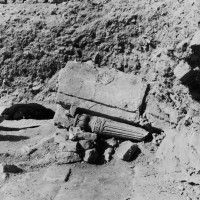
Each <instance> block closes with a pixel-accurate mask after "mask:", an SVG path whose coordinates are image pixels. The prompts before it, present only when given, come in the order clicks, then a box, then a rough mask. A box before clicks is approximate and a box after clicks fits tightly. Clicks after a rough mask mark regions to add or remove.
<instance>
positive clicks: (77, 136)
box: [69, 127, 97, 141]
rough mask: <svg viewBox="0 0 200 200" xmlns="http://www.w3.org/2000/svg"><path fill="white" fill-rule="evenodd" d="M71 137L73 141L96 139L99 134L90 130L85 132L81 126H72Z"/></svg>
mask: <svg viewBox="0 0 200 200" xmlns="http://www.w3.org/2000/svg"><path fill="white" fill-rule="evenodd" d="M69 139H70V140H73V141H79V140H94V141H95V140H96V139H97V134H95V133H90V132H83V131H81V129H80V128H79V127H70V129H69Z"/></svg>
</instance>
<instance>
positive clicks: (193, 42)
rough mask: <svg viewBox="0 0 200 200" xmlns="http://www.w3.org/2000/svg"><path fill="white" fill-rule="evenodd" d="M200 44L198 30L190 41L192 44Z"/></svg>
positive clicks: (199, 32) (199, 31)
mask: <svg viewBox="0 0 200 200" xmlns="http://www.w3.org/2000/svg"><path fill="white" fill-rule="evenodd" d="M199 45H200V30H197V31H196V32H195V34H194V36H193V38H192V40H191V42H190V46H191V47H193V46H199Z"/></svg>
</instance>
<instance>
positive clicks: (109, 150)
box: [103, 147, 114, 162]
mask: <svg viewBox="0 0 200 200" xmlns="http://www.w3.org/2000/svg"><path fill="white" fill-rule="evenodd" d="M113 152H114V150H113V148H112V147H108V148H107V149H105V151H104V154H103V155H104V160H105V162H109V161H110V160H111V158H112V154H113Z"/></svg>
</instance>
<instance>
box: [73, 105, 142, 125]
mask: <svg viewBox="0 0 200 200" xmlns="http://www.w3.org/2000/svg"><path fill="white" fill-rule="evenodd" d="M76 114H80V115H81V114H88V115H90V116H97V117H102V118H105V119H109V120H113V121H116V122H120V123H124V124H129V125H134V126H136V127H141V126H140V125H139V124H136V123H134V122H130V121H128V120H124V119H121V118H119V117H113V116H110V115H106V114H102V113H99V112H95V111H93V110H88V109H84V108H77V111H76Z"/></svg>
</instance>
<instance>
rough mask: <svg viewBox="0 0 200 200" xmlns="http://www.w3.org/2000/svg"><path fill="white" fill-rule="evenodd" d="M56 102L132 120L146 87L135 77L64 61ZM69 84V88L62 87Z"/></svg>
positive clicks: (139, 106)
mask: <svg viewBox="0 0 200 200" xmlns="http://www.w3.org/2000/svg"><path fill="white" fill-rule="evenodd" d="M58 82H59V89H58V94H57V100H56V101H57V103H58V104H62V105H69V104H71V105H72V104H76V106H77V107H79V108H84V109H88V110H91V111H94V112H99V113H102V114H105V115H109V116H111V117H118V118H122V119H126V120H129V121H132V122H136V120H137V119H138V117H139V113H140V109H141V107H142V103H143V100H144V96H145V93H146V90H147V84H146V83H144V82H142V81H141V80H140V79H138V78H137V76H133V75H129V74H123V73H122V72H119V71H116V70H114V69H112V70H109V69H98V70H97V69H95V68H92V67H91V66H90V65H87V64H82V63H77V62H68V63H67V65H66V67H65V68H64V69H62V70H61V71H60V74H59V80H58ZM66 85H70V87H66Z"/></svg>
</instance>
